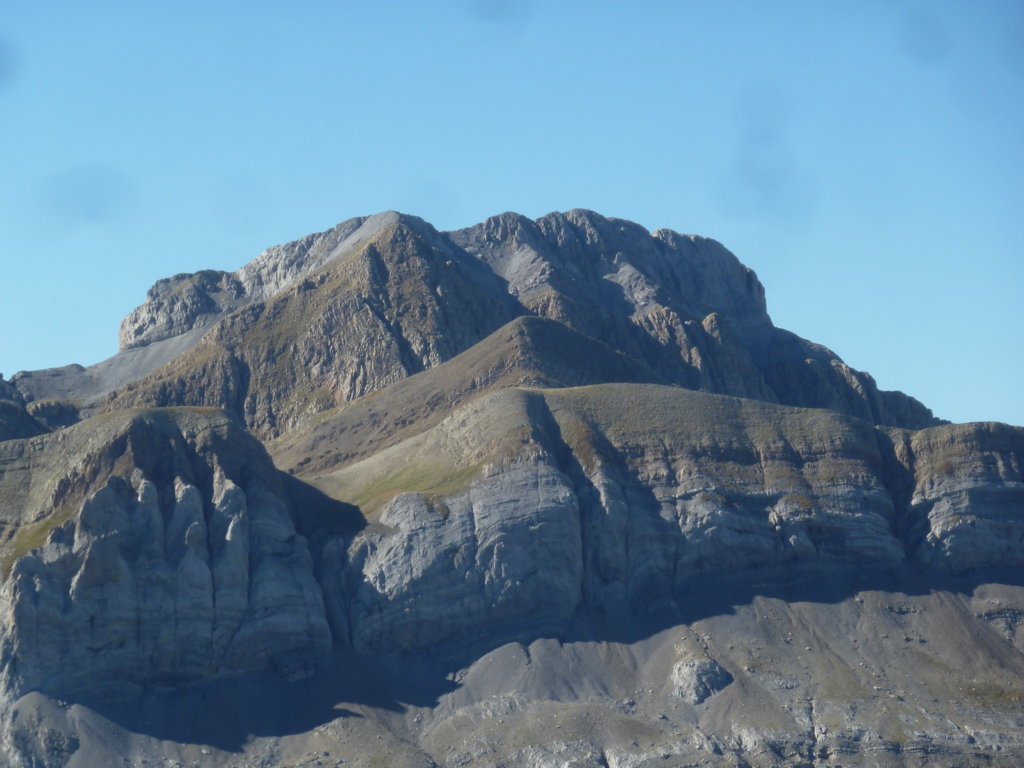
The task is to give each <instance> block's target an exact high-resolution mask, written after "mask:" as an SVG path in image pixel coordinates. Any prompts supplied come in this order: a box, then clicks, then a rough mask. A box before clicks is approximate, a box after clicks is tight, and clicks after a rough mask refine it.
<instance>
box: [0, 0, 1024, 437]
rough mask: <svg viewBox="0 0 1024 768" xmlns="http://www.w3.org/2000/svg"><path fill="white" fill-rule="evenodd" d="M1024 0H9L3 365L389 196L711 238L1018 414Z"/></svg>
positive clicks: (883, 372)
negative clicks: (599, 219) (181, 278)
mask: <svg viewBox="0 0 1024 768" xmlns="http://www.w3.org/2000/svg"><path fill="white" fill-rule="evenodd" d="M1021 40H1024V4H1021V3H1019V2H1012V1H1007V2H985V3H977V2H873V1H871V0H866V1H864V2H833V3H821V2H796V1H792V2H780V3H766V2H644V1H643V0H641V1H639V2H635V3H620V2H601V1H600V0H597V1H594V0H591V1H590V2H557V1H554V2H540V0H536V1H535V2H529V1H528V0H521V1H519V2H517V1H515V0H452V1H451V2H437V3H408V2H389V1H387V0H385V1H384V2H376V3H373V4H369V3H362V2H360V3H355V2H312V1H308V0H307V1H306V2H301V1H300V2H296V3H292V4H289V5H287V6H286V5H284V4H280V3H270V2H258V1H252V0H250V1H249V2H245V3H241V2H226V1H225V2H219V3H207V2H202V3H200V2H190V1H189V0H182V1H179V2H175V3H163V2H145V1H143V2H137V3H123V2H118V3H115V2H102V0H96V1H95V2H90V3H71V2H52V3H46V4H42V3H33V2H28V1H27V0H3V2H0V147H2V152H0V264H2V271H0V372H2V373H3V374H4V375H5V376H7V377H8V378H9V377H10V376H11V375H12V374H13V373H14V372H16V371H18V370H23V369H36V368H44V367H51V366H58V365H64V364H67V363H71V362H77V363H81V364H83V365H88V364H92V363H95V362H98V361H99V360H101V359H103V358H105V357H108V356H109V355H111V354H113V353H114V352H115V351H116V349H117V328H118V325H119V323H120V320H121V318H122V317H123V316H124V315H125V314H127V313H128V312H129V311H131V310H132V309H133V308H134V307H135V306H136V305H138V304H139V303H141V302H142V301H143V300H144V298H145V292H146V289H147V288H148V287H149V286H150V285H151V284H152V283H153V282H155V281H156V280H157V279H158V278H161V277H165V276H169V275H172V274H175V273H178V272H189V271H195V270H198V269H203V268H216V269H227V270H233V269H237V268H238V267H240V266H241V265H242V264H244V263H245V262H247V261H249V260H250V259H252V258H253V257H255V256H256V255H258V254H259V253H260V251H262V250H263V249H265V248H267V247H269V246H271V245H274V244H277V243H282V242H287V241H289V240H292V239H295V238H297V237H300V236H302V235H305V234H308V233H310V232H314V231H321V230H324V229H327V228H329V227H331V226H332V225H334V224H336V223H337V222H339V221H341V220H343V219H347V218H351V217H353V216H359V215H368V214H372V213H376V212H379V211H382V210H388V209H396V210H400V211H403V212H405V213H411V214H415V215H417V216H421V217H423V218H424V219H426V220H428V221H430V222H431V223H432V224H434V225H435V226H436V227H437V228H438V229H454V228H458V227H463V226H468V225H471V224H474V223H476V222H478V221H480V220H482V219H484V218H486V217H487V216H490V215H494V214H497V213H501V212H503V211H509V210H512V211H518V212H520V213H523V214H526V215H528V216H531V217H537V216H541V215H543V214H545V213H548V212H550V211H553V210H568V209H571V208H591V209H593V210H596V211H598V212H600V213H602V214H604V215H606V216H615V217H620V218H627V219H632V220H634V221H637V222H639V223H641V224H643V225H644V226H646V227H648V228H649V229H656V228H659V227H667V228H671V229H675V230H677V231H680V232H685V233H698V234H702V235H707V236H710V237H714V238H716V239H717V240H720V241H721V242H722V243H724V244H725V245H726V246H727V247H728V248H730V249H731V250H732V251H733V252H734V253H736V255H737V256H738V257H739V258H740V260H741V261H743V262H744V263H745V264H747V265H748V266H750V267H752V268H753V269H754V270H756V271H757V273H758V275H759V277H760V278H761V281H762V282H763V283H764V284H765V288H766V291H767V299H768V309H769V313H770V314H771V316H772V319H773V321H774V322H775V324H776V325H778V326H781V327H783V328H787V329H789V330H792V331H794V332H796V333H798V334H800V335H801V336H804V337H806V338H809V339H811V340H813V341H815V342H818V343H821V344H824V345H826V346H828V347H830V348H831V349H833V350H834V351H835V352H836V353H838V354H839V355H840V356H841V357H843V359H844V360H846V362H848V363H849V364H850V365H852V366H854V367H856V368H859V369H862V370H866V371H868V372H870V373H871V374H872V375H873V376H874V377H875V379H876V380H877V381H878V383H879V385H880V386H881V387H883V388H885V389H900V390H903V391H905V392H907V393H909V394H911V395H913V396H915V397H917V398H919V399H920V400H921V401H923V402H924V403H925V404H926V405H928V406H929V407H931V408H932V409H933V410H934V411H935V413H936V415H938V416H940V417H943V418H947V419H951V420H953V421H978V420H999V421H1006V422H1010V423H1015V424H1024V398H1022V397H1021V393H1022V390H1024V387H1022V384H1024V355H1022V352H1024V343H1022V341H1021V329H1024V301H1022V298H1021V292H1022V288H1024V264H1022V258H1021V256H1022V254H1021V247H1020V234H1021V227H1022V224H1021V222H1022V221H1024V138H1022V137H1024V87H1022V86H1024V45H1022V44H1021V42H1020V41H1021Z"/></svg>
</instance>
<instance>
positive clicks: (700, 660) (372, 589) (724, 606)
mask: <svg viewBox="0 0 1024 768" xmlns="http://www.w3.org/2000/svg"><path fill="white" fill-rule="evenodd" d="M120 338H121V351H120V352H119V353H118V354H117V355H115V356H114V357H112V358H111V359H109V360H107V361H104V362H102V363H100V364H98V365H96V366H92V367H90V368H82V367H80V366H68V367H65V368H59V369H52V370H49V371H35V372H22V373H19V374H16V375H15V376H14V377H12V379H11V381H10V382H7V381H3V380H2V379H0V542H2V544H0V565H2V575H3V578H4V581H3V584H2V587H0V611H2V613H0V616H2V619H0V695H2V701H3V709H2V713H3V714H2V716H0V721H2V722H0V731H2V740H0V749H3V751H4V753H5V756H6V759H7V762H8V763H10V764H11V765H15V766H20V765H28V766H72V767H74V766H86V765H90V766H91V765H106V764H118V763H122V762H123V764H129V765H140V766H142V765H164V764H171V765H173V764H179V765H192V764H201V765H218V766H243V765H261V766H268V767H269V766H313V765H366V766H370V765H408V766H456V765H458V766H493V765H504V766H591V765H597V766H600V765H604V766H616V767H618V766H654V765H658V766H663V765H664V766H683V765H686V766H690V765H708V766H717V765H729V766H740V765H747V766H775V765H804V766H835V765H844V766H846V765H854V766H861V765H863V766H869V765H870V766H875V765H886V766H888V765H893V766H901V765H906V766H918V765H920V766H924V765H929V766H931V765H937V766H943V765H949V766H952V765H964V764H971V765H1007V766H1009V765H1017V764H1020V762H1021V761H1022V760H1024V656H1022V652H1024V633H1019V632H1018V631H1017V628H1018V627H1019V626H1020V625H1021V624H1022V623H1024V588H1022V587H1024V579H1022V576H1024V547H1022V546H1021V545H1022V543H1024V429H1022V428H1020V427H1014V426H1009V425H1004V424H995V423H984V424H948V423H945V422H942V421H941V420H939V419H937V418H935V417H934V416H933V415H932V413H931V412H930V411H929V410H928V409H927V408H926V407H925V406H923V405H922V404H920V403H919V402H917V401H916V400H914V399H913V398H911V397H909V396H907V395H904V394H902V393H899V392H884V391H880V390H879V389H878V388H877V386H876V385H875V383H874V381H873V380H872V379H871V377H870V376H869V375H867V374H865V373H862V372H859V371H855V370H853V369H851V368H850V367H849V366H847V365H846V364H845V363H843V362H842V360H841V359H840V358H839V357H838V356H837V355H835V354H834V353H833V352H831V351H830V350H828V349H825V348H824V347H821V346H819V345H816V344H813V343H812V342H809V341H806V340H803V339H801V338H799V337H797V336H795V335H793V334H791V333H789V332H787V331H784V330H782V329H778V328H776V327H775V326H774V325H773V324H772V322H771V320H770V318H769V316H768V314H767V310H766V303H765V296H764V291H763V288H762V287H761V285H760V283H759V282H758V280H757V277H756V275H754V273H753V272H752V271H751V270H749V269H748V268H746V267H744V266H743V265H742V264H741V263H740V262H739V261H738V260H737V259H736V257H735V256H733V255H732V254H731V253H729V251H727V250H726V249H725V248H724V247H723V246H721V245H720V244H718V243H716V242H714V241H711V240H707V239H704V238H700V237H696V236H683V235H679V234H677V233H674V232H670V231H666V230H658V231H656V232H654V233H649V232H647V231H646V230H645V229H643V228H642V227H640V226H639V225H636V224H633V223H631V222H627V221H623V220H618V219H609V218H605V217H602V216H600V215H598V214H596V213H593V212H590V211H570V212H568V213H556V214H550V215H548V216H545V217H542V218H540V219H538V220H536V221H532V220H529V219H527V218H525V217H523V216H519V215H517V214H502V215H500V216H497V217H494V218H491V219H488V220H487V221H485V222H483V223H481V224H478V225H476V226H474V227H470V228H467V229H463V230H458V231H455V232H439V231H437V230H435V229H434V228H433V227H431V226H430V225H429V224H428V223H426V222H424V221H422V220H421V219H417V218H415V217H411V216H406V215H402V214H397V213H385V214H378V215H377V216H372V217H366V218H357V219H350V220H348V221H346V222H343V223H342V224H339V225H338V226H337V227H335V228H334V229H331V230H329V231H327V232H324V233H321V234H317V235H311V236H309V237H306V238H303V239H302V240H299V241H296V242H294V243H290V244H287V245H284V246H277V247H275V248H271V249H269V250H267V251H265V252H264V253H263V254H261V255H260V256H259V257H258V258H257V259H255V260H254V261H253V262H251V263H250V264H247V265H246V266H244V267H243V268H242V269H240V270H238V271H236V272H233V273H227V272H219V271H212V270H207V271H202V272H198V273H195V274H183V275H177V276H175V277H173V278H169V279H167V280H162V281H160V282H158V283H157V284H156V285H155V286H154V287H153V288H152V289H151V290H150V292H149V295H148V297H147V300H146V302H145V303H144V304H143V305H141V306H140V307H139V308H138V309H136V310H135V311H134V312H133V313H131V314H130V315H129V316H128V317H127V318H126V319H125V321H124V322H123V323H122V326H121V332H120Z"/></svg>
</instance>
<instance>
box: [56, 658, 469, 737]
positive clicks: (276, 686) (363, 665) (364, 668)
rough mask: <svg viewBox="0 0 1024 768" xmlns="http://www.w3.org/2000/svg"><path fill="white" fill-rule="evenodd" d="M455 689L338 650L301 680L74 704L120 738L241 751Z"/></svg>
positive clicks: (398, 664) (420, 703) (432, 673)
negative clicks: (121, 733)
mask: <svg viewBox="0 0 1024 768" xmlns="http://www.w3.org/2000/svg"><path fill="white" fill-rule="evenodd" d="M455 688H456V684H455V683H454V682H452V681H451V680H450V676H449V674H448V673H447V672H446V671H445V670H443V669H442V668H441V666H439V665H437V664H435V663H433V662H431V661H429V660H426V659H423V658H374V657H368V656H359V655H357V654H354V653H352V652H350V651H347V650H344V649H343V650H340V651H338V652H337V653H335V654H334V656H333V657H332V659H331V660H330V661H329V662H328V663H327V664H326V665H325V666H324V667H323V668H321V669H320V670H318V671H317V673H316V674H315V675H314V676H313V677H311V678H309V679H308V680H302V681H298V682H285V681H281V680H275V679H271V678H238V679H232V680H220V681H215V682H209V683H201V684H195V685H189V686H182V687H177V688H148V689H146V690H145V691H143V692H142V693H140V694H139V695H136V696H132V697H129V698H124V699H120V700H117V701H109V700H93V699H89V698H81V699H77V700H74V701H73V702H72V703H75V704H81V705H83V706H85V707H87V708H89V709H90V710H92V711H93V712H95V713H97V714H99V715H100V716H102V717H104V718H106V719H107V720H109V721H111V722H112V723H114V724H115V725H117V726H119V727H120V728H123V729H124V730H126V731H129V732H132V733H136V734H141V735H145V736H149V737H152V738H155V739H160V740H165V741H173V742H178V743H183V744H201V745H206V746H210V747H214V748H216V749H219V750H222V751H225V752H241V751H242V749H243V747H244V745H245V744H246V743H247V742H248V741H250V740H251V739H252V738H258V737H274V736H288V735H294V734H302V733H306V732H308V731H311V730H313V729H314V728H316V727H318V726H321V725H324V724H325V723H329V722H331V721H333V720H337V719H339V718H341V719H343V718H350V717H351V718H361V717H363V716H364V715H363V714H362V713H361V712H359V711H357V710H358V709H361V708H373V709H378V710H384V711H387V712H392V713H402V712H404V711H405V710H406V709H407V708H408V707H432V706H435V705H436V704H437V702H438V700H439V699H440V698H441V696H443V695H444V694H446V693H449V692H451V691H453V690H455Z"/></svg>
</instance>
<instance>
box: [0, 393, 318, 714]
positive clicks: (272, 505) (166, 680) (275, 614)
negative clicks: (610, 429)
mask: <svg viewBox="0 0 1024 768" xmlns="http://www.w3.org/2000/svg"><path fill="white" fill-rule="evenodd" d="M118 416H119V418H116V419H108V423H107V424H106V425H104V426H105V428H106V429H105V434H104V435H102V439H100V440H96V438H97V437H100V436H97V435H83V434H81V433H82V432H84V431H85V429H84V428H85V426H86V425H79V426H78V427H72V428H70V429H69V430H66V431H65V432H64V433H61V434H59V435H53V436H49V440H50V441H51V442H56V441H57V440H58V439H60V440H62V441H64V442H67V441H81V442H80V443H79V445H78V446H77V447H78V448H79V449H82V450H83V452H84V455H82V454H79V453H78V452H77V451H76V455H77V456H78V458H79V465H78V466H77V467H68V468H66V473H65V475H64V479H63V483H58V484H57V486H56V488H55V489H54V491H53V493H52V494H51V495H50V497H49V507H48V509H44V511H43V515H42V516H41V519H40V520H38V521H37V522H35V523H33V524H29V525H28V526H26V527H25V528H23V529H22V530H23V531H28V532H30V533H32V534H33V535H34V536H35V537H36V538H37V539H39V540H43V541H45V544H43V545H42V546H41V547H39V548H38V549H34V550H32V551H31V552H28V553H25V554H22V555H21V556H20V557H16V559H14V560H13V566H12V567H11V570H10V574H9V575H8V577H7V579H6V582H5V583H4V586H3V592H2V601H3V622H2V639H0V647H2V654H3V660H4V662H5V663H4V669H3V680H4V687H5V689H6V691H7V692H9V693H13V694H15V695H17V694H20V693H23V692H25V691H28V690H39V691H43V692H47V693H51V694H56V695H64V696H69V695H80V694H91V695H97V694H104V693H112V694H118V693H123V692H125V691H126V690H130V689H131V686H132V685H142V684H154V683H158V684H173V683H180V682H186V681H190V680H202V679H207V678H211V677H216V676H220V675H234V674H240V673H252V672H259V673H264V672H276V673H277V674H280V675H282V676H284V677H296V676H299V677H301V676H303V675H306V674H309V673H310V672H312V670H313V669H314V668H315V667H316V666H317V665H318V664H319V663H320V662H322V661H323V660H324V658H325V657H326V655H327V653H328V650H329V648H330V644H331V639H330V631H329V629H328V626H327V621H326V617H325V614H324V608H323V600H322V596H321V591H320V588H319V586H318V584H317V583H316V581H315V579H314V577H313V564H312V560H311V557H310V553H309V550H308V547H307V545H306V542H305V539H304V538H303V537H301V536H299V535H297V533H296V531H295V527H294V524H293V521H292V516H291V513H290V510H289V509H288V507H287V505H286V502H285V501H284V499H283V494H282V492H281V489H280V487H279V485H278V483H277V479H276V472H275V470H274V469H273V465H272V464H271V463H270V461H269V460H268V459H267V457H266V455H265V453H264V452H263V450H262V448H261V447H260V446H259V444H258V443H256V442H255V440H253V439H252V438H251V437H250V436H248V435H247V434H246V433H245V432H244V431H242V430H241V429H240V428H239V427H238V426H237V425H236V424H234V423H232V422H231V421H230V420H228V419H226V418H225V417H224V416H223V415H221V414H217V413H213V414H204V413H196V412H188V411H180V412H176V413H168V412H153V413H148V414H147V413H143V414H128V415H125V414H119V415H118ZM110 421H114V422H115V423H113V424H111V423H109V422H110ZM89 426H92V425H89ZM76 432H77V433H78V434H76ZM90 449H91V451H90ZM97 467H100V469H99V471H98V472H97V471H95V470H96V469H97ZM90 468H91V470H93V471H90ZM7 469H8V473H6V474H5V478H6V477H9V476H10V471H9V470H10V467H8V468H7ZM28 545H29V541H28V540H26V538H25V537H22V538H20V539H19V537H17V536H16V537H15V539H14V540H12V542H9V544H8V558H9V559H10V558H11V557H15V556H17V555H18V554H19V553H18V551H17V547H24V546H28ZM12 549H13V550H14V551H13V552H12V551H11V550H12Z"/></svg>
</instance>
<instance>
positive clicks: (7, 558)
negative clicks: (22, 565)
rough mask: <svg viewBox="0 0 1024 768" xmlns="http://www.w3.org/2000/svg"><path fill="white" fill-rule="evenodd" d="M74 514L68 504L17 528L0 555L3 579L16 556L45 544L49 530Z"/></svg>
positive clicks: (8, 574) (5, 577) (21, 555)
mask: <svg viewBox="0 0 1024 768" xmlns="http://www.w3.org/2000/svg"><path fill="white" fill-rule="evenodd" d="M74 514H75V507H74V506H73V505H70V504H69V505H67V506H65V507H63V508H61V509H58V510H57V511H55V512H53V513H52V514H51V515H49V516H47V517H44V518H43V519H42V520H37V521H36V522H34V523H30V524H29V525H23V526H22V527H21V528H19V529H18V532H17V533H15V534H14V536H12V537H11V540H10V541H8V542H7V544H6V545H5V546H4V548H3V554H2V556H0V573H2V574H3V578H4V581H6V580H7V579H8V577H9V576H10V575H11V569H12V568H14V563H15V561H17V560H18V558H20V557H24V556H25V555H27V554H28V553H29V552H31V551H32V550H33V549H39V548H40V547H41V546H43V545H44V544H46V540H47V539H48V538H49V536H50V532H51V531H52V530H53V529H54V528H57V527H58V526H61V525H63V524H64V523H66V522H67V521H68V520H70V519H71V518H72V517H73V516H74Z"/></svg>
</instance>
